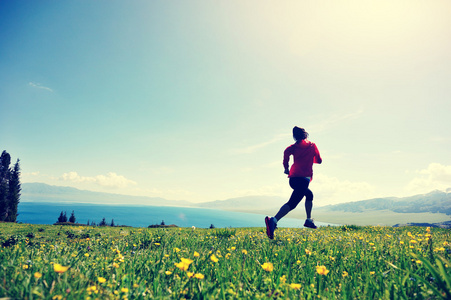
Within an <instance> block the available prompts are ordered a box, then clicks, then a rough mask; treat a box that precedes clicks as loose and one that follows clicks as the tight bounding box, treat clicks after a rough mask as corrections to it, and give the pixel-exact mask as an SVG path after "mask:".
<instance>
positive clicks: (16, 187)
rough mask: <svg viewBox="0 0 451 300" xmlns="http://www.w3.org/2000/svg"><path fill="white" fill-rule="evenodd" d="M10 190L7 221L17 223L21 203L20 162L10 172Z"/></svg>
mask: <svg viewBox="0 0 451 300" xmlns="http://www.w3.org/2000/svg"><path fill="white" fill-rule="evenodd" d="M8 187H9V190H8V196H7V203H8V208H7V217H6V218H5V221H7V222H16V219H17V216H18V214H17V206H18V205H19V202H20V191H21V186H20V166H19V160H17V162H16V163H15V164H14V168H13V169H12V170H11V172H10V178H9V185H8Z"/></svg>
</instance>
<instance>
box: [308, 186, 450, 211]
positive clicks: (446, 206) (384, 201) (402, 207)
mask: <svg viewBox="0 0 451 300" xmlns="http://www.w3.org/2000/svg"><path fill="white" fill-rule="evenodd" d="M317 209H318V210H325V211H343V212H353V213H361V212H368V211H375V210H389V211H393V212H396V213H442V214H447V215H451V193H445V192H441V191H433V192H430V193H428V194H424V195H415V196H411V197H404V198H396V197H389V198H376V199H370V200H363V201H354V202H347V203H341V204H335V205H328V206H323V207H320V208H317Z"/></svg>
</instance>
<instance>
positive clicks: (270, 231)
mask: <svg viewBox="0 0 451 300" xmlns="http://www.w3.org/2000/svg"><path fill="white" fill-rule="evenodd" d="M265 223H266V234H267V235H268V237H269V238H270V239H271V240H272V239H274V229H276V226H277V224H276V222H274V218H269V217H268V216H266V218H265Z"/></svg>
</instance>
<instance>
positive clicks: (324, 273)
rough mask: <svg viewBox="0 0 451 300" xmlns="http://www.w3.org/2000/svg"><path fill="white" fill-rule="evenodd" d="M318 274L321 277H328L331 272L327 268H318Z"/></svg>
mask: <svg viewBox="0 0 451 300" xmlns="http://www.w3.org/2000/svg"><path fill="white" fill-rule="evenodd" d="M316 272H317V273H318V274H320V275H327V274H328V273H329V270H328V269H327V268H326V266H316Z"/></svg>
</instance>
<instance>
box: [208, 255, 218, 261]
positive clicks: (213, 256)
mask: <svg viewBox="0 0 451 300" xmlns="http://www.w3.org/2000/svg"><path fill="white" fill-rule="evenodd" d="M210 260H211V261H212V262H218V261H219V259H218V258H217V257H216V256H215V255H214V254H212V255H211V256H210Z"/></svg>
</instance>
